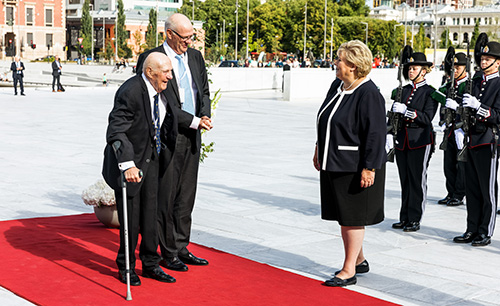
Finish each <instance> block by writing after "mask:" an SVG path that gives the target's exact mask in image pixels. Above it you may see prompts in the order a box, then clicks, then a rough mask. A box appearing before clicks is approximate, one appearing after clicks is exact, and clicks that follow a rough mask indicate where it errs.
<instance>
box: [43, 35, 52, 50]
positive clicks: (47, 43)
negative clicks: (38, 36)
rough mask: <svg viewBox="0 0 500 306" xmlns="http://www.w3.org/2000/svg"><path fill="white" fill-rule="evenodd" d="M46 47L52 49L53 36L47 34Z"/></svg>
mask: <svg viewBox="0 0 500 306" xmlns="http://www.w3.org/2000/svg"><path fill="white" fill-rule="evenodd" d="M45 45H46V46H47V48H50V47H52V34H45Z"/></svg>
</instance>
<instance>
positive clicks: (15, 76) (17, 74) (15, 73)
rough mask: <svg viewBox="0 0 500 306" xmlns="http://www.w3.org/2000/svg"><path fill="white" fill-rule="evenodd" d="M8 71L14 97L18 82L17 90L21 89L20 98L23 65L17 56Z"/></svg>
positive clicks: (22, 91) (22, 93) (22, 87)
mask: <svg viewBox="0 0 500 306" xmlns="http://www.w3.org/2000/svg"><path fill="white" fill-rule="evenodd" d="M10 70H12V80H13V81H14V95H16V96H17V83H18V82H19V88H21V96H25V94H24V85H23V77H24V64H23V62H21V60H20V58H19V56H16V57H15V59H14V61H13V62H12V64H11V65H10Z"/></svg>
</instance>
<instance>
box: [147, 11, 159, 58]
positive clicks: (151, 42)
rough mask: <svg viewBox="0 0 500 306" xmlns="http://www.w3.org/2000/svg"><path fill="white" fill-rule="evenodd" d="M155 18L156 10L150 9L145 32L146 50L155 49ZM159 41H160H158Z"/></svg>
mask: <svg viewBox="0 0 500 306" xmlns="http://www.w3.org/2000/svg"><path fill="white" fill-rule="evenodd" d="M156 25H157V16H156V10H155V9H154V8H152V9H151V10H150V11H149V23H148V28H147V30H146V45H147V48H146V50H149V49H153V48H156V38H157V35H158V33H157V26H156ZM159 41H160V40H159Z"/></svg>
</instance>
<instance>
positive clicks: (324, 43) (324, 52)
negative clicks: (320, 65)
mask: <svg viewBox="0 0 500 306" xmlns="http://www.w3.org/2000/svg"><path fill="white" fill-rule="evenodd" d="M326 6H327V3H326V0H325V30H324V33H325V34H324V38H323V60H325V58H326Z"/></svg>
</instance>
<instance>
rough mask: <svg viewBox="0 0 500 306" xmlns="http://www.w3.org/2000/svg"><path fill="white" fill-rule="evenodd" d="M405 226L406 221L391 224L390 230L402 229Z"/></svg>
mask: <svg viewBox="0 0 500 306" xmlns="http://www.w3.org/2000/svg"><path fill="white" fill-rule="evenodd" d="M406 224H408V222H407V221H399V222H396V223H393V224H392V228H397V229H402V228H404V227H405V226H406Z"/></svg>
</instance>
